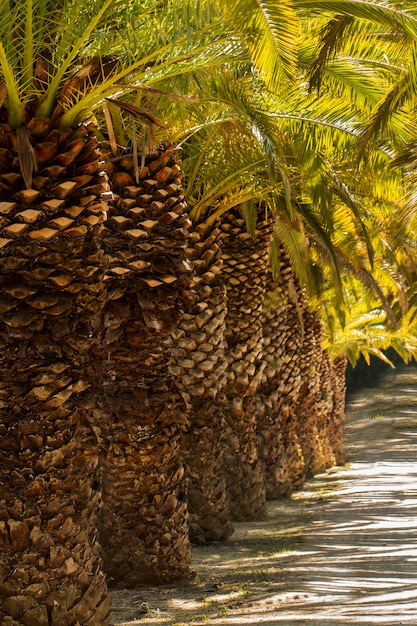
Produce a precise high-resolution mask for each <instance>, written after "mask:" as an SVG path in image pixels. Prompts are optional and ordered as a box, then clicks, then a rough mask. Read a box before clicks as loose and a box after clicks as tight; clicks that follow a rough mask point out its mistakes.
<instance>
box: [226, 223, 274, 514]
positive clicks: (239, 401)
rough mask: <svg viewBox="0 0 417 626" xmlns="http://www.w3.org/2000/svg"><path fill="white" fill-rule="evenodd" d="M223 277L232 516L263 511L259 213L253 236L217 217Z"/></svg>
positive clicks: (263, 237) (263, 248) (264, 228)
mask: <svg viewBox="0 0 417 626" xmlns="http://www.w3.org/2000/svg"><path fill="white" fill-rule="evenodd" d="M221 228H222V233H223V245H222V249H223V255H222V258H223V263H224V268H223V276H224V281H225V284H226V290H227V307H228V308H227V318H226V341H227V358H228V370H227V381H226V385H225V388H224V391H225V400H224V414H225V420H226V438H225V446H226V447H225V454H224V472H225V476H226V481H227V488H228V494H229V499H230V508H231V514H232V517H233V518H234V519H256V518H259V517H262V516H263V515H264V514H265V487H264V480H263V474H262V468H261V464H260V462H259V458H258V444H257V438H256V415H255V403H254V395H255V392H256V389H257V386H258V384H259V381H260V379H261V376H262V371H263V368H264V366H265V364H264V363H263V361H262V345H263V329H262V307H263V300H264V297H265V287H266V269H267V267H268V264H269V245H270V240H271V236H272V224H271V223H269V222H268V221H262V217H261V216H260V218H259V220H258V223H257V229H256V234H255V238H254V239H251V237H250V236H249V235H248V234H247V232H246V224H245V221H244V220H243V219H241V218H240V217H239V216H238V215H235V214H234V213H232V212H230V213H227V214H226V215H225V216H223V220H222V225H221Z"/></svg>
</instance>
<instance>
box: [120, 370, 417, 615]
mask: <svg viewBox="0 0 417 626" xmlns="http://www.w3.org/2000/svg"><path fill="white" fill-rule="evenodd" d="M345 430H346V444H347V456H348V463H347V464H346V465H345V466H344V467H338V468H332V469H330V470H328V471H327V472H326V473H324V474H321V475H319V476H316V477H315V478H314V479H312V480H309V481H308V482H307V483H306V484H305V485H304V487H303V489H302V491H299V492H297V493H295V494H294V495H293V496H292V497H291V498H290V499H288V500H279V501H274V502H270V503H269V504H268V517H267V519H266V520H264V521H261V522H250V523H239V524H236V525H235V534H234V535H233V536H232V538H231V539H230V540H229V541H227V542H225V543H219V544H213V545H210V546H203V547H195V548H194V550H193V562H192V569H193V575H192V577H191V578H190V579H189V580H186V581H182V582H180V583H177V584H172V585H163V586H160V587H155V588H153V587H152V588H149V587H146V588H136V589H133V590H116V591H114V592H113V598H114V624H115V625H123V626H133V625H134V624H135V625H137V624H138V622H139V623H141V624H143V626H151V625H157V624H170V625H171V626H174V625H175V626H184V625H186V624H187V625H188V624H194V625H195V626H204V625H207V624H209V625H219V626H220V625H230V626H232V625H233V624H239V625H247V626H250V625H251V624H263V625H264V626H295V625H298V626H302V625H304V626H342V625H346V624H367V625H368V626H372V625H376V624H385V625H386V626H394V625H400V624H407V625H411V624H413V625H416V624H417V536H416V525H417V369H416V368H406V369H400V370H396V371H394V372H393V373H389V374H387V375H386V376H385V378H384V379H383V380H382V382H380V385H379V387H378V388H375V389H367V390H364V391H360V392H358V393H356V394H354V395H352V396H351V397H350V398H349V401H348V406H347V421H346V429H345Z"/></svg>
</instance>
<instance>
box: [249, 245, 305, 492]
mask: <svg viewBox="0 0 417 626" xmlns="http://www.w3.org/2000/svg"><path fill="white" fill-rule="evenodd" d="M280 266H281V267H280V277H279V279H278V280H277V281H272V280H271V281H270V282H269V284H268V293H267V297H266V299H265V311H264V316H263V334H264V349H263V359H264V361H265V362H266V367H265V369H264V372H263V375H262V380H261V384H260V386H259V389H258V392H257V395H256V415H257V435H258V446H259V447H258V451H259V456H260V458H261V461H262V465H263V472H264V477H265V485H266V494H267V498H268V499H275V498H278V497H281V496H286V495H289V494H291V492H292V491H293V489H294V488H296V487H297V486H299V485H300V484H302V482H303V480H304V478H305V463H304V458H303V454H302V449H301V446H300V442H299V440H298V435H297V429H296V406H297V402H298V397H299V393H300V389H301V382H302V378H301V371H300V355H301V350H302V346H303V343H304V321H303V315H304V298H303V294H302V291H301V289H300V287H299V286H298V282H297V279H296V277H295V274H294V272H293V270H292V268H291V265H290V262H289V259H288V257H287V256H286V255H285V253H284V252H283V251H281V261H280Z"/></svg>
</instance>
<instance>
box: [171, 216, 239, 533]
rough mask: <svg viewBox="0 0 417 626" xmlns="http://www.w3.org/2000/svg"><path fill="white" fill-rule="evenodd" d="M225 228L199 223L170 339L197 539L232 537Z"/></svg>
mask: <svg viewBox="0 0 417 626" xmlns="http://www.w3.org/2000/svg"><path fill="white" fill-rule="evenodd" d="M220 234H221V233H220V231H219V229H217V228H214V229H211V228H209V227H208V226H207V225H206V224H199V225H197V226H195V227H194V228H193V230H192V232H191V235H190V240H189V244H188V245H189V248H188V255H189V258H190V259H191V262H192V265H193V268H194V271H195V277H194V280H193V282H192V284H191V285H190V291H189V294H188V298H187V300H186V303H185V312H184V317H183V320H182V321H181V322H180V323H179V324H178V326H177V327H176V328H175V330H174V332H173V333H172V335H171V337H170V338H169V341H167V342H166V345H167V347H168V349H169V350H170V353H171V355H172V357H173V360H172V365H171V366H170V371H171V373H172V374H173V375H174V376H176V377H177V380H178V383H179V385H180V387H181V390H182V394H183V396H184V397H185V398H186V401H187V405H188V416H189V426H188V428H187V429H185V430H184V431H183V433H182V436H181V454H182V456H183V459H184V462H185V467H186V478H187V491H188V509H189V515H190V517H189V529H190V539H191V541H192V542H193V543H200V544H202V543H207V542H210V541H219V540H224V539H227V538H228V537H229V536H230V535H231V534H232V532H233V527H232V525H231V523H230V520H229V516H230V512H229V504H228V500H227V493H226V481H225V477H224V474H223V436H224V418H223V415H222V411H221V409H220V407H219V400H220V397H221V390H222V388H223V385H224V382H225V370H226V368H227V360H226V353H225V347H226V342H225V337H224V333H225V317H226V293H225V288H224V285H223V283H222V279H221V273H222V266H223V262H222V259H221V248H220Z"/></svg>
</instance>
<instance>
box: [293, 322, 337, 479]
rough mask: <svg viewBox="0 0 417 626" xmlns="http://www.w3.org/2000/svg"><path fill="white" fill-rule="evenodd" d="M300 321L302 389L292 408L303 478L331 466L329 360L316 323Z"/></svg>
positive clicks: (332, 456)
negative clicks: (301, 452)
mask: <svg viewBox="0 0 417 626" xmlns="http://www.w3.org/2000/svg"><path fill="white" fill-rule="evenodd" d="M303 319H304V329H305V330H304V344H303V349H302V353H301V355H300V370H301V372H300V373H301V378H302V386H301V390H300V394H299V398H298V405H297V407H296V428H297V435H298V440H299V442H300V445H301V449H302V451H303V457H304V463H305V470H306V474H307V476H314V474H316V473H318V472H322V471H324V470H325V468H326V467H329V466H330V465H333V464H334V462H335V458H334V455H333V451H332V449H331V446H330V442H329V433H328V418H329V415H330V413H331V411H332V389H331V385H332V381H331V377H330V367H329V360H328V357H327V355H326V354H325V353H324V352H323V349H322V346H321V342H322V338H323V329H322V326H321V323H320V320H319V319H318V318H317V317H316V315H314V314H313V313H310V312H309V311H305V313H304V317H303Z"/></svg>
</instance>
